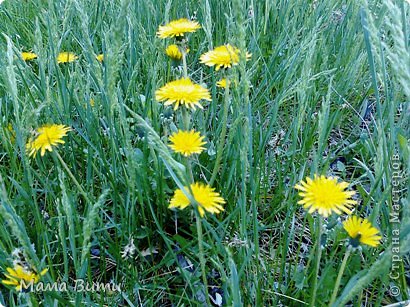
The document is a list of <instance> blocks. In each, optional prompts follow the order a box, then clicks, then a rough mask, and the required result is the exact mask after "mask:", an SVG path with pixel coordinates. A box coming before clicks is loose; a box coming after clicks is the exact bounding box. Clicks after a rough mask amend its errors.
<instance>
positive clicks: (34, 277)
mask: <svg viewBox="0 0 410 307" xmlns="http://www.w3.org/2000/svg"><path fill="white" fill-rule="evenodd" d="M6 270H7V273H8V274H4V276H5V277H6V279H3V280H2V281H1V282H2V284H4V285H7V286H14V287H15V289H16V290H17V291H23V290H27V289H28V288H29V287H30V286H31V284H36V283H38V282H39V281H40V278H41V276H44V275H45V274H46V273H47V271H48V269H45V270H43V271H41V272H40V274H37V273H35V272H33V271H30V270H27V269H25V268H24V267H22V266H21V265H18V264H17V265H15V266H14V267H13V268H7V269H6Z"/></svg>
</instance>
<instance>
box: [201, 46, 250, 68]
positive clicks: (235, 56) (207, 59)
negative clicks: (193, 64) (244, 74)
mask: <svg viewBox="0 0 410 307" xmlns="http://www.w3.org/2000/svg"><path fill="white" fill-rule="evenodd" d="M239 55H240V51H239V49H238V48H236V47H233V46H231V45H229V44H227V45H223V46H219V47H216V48H215V49H214V50H211V51H208V52H206V53H204V54H203V55H201V58H200V60H201V63H202V64H205V65H207V66H215V70H217V71H218V70H219V69H221V68H230V67H232V66H233V65H238V63H239ZM245 56H246V60H249V59H250V58H251V56H252V55H251V54H250V53H248V52H246V55H245Z"/></svg>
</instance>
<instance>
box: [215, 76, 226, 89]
mask: <svg viewBox="0 0 410 307" xmlns="http://www.w3.org/2000/svg"><path fill="white" fill-rule="evenodd" d="M216 86H217V87H220V88H226V79H225V78H223V79H221V80H219V81H218V82H216Z"/></svg>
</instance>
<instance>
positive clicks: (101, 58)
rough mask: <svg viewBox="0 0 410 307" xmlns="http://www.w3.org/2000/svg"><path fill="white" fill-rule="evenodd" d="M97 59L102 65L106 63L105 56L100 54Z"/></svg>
mask: <svg viewBox="0 0 410 307" xmlns="http://www.w3.org/2000/svg"><path fill="white" fill-rule="evenodd" d="M95 58H96V59H97V61H98V62H100V63H102V62H103V61H104V54H99V55H97V56H96V57H95Z"/></svg>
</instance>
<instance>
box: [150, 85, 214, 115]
mask: <svg viewBox="0 0 410 307" xmlns="http://www.w3.org/2000/svg"><path fill="white" fill-rule="evenodd" d="M155 99H156V100H157V101H164V102H165V103H164V104H165V105H166V106H168V105H171V104H174V110H177V109H178V107H179V105H180V104H181V105H184V106H185V107H187V108H192V109H194V110H195V108H196V107H198V108H200V109H203V107H202V105H201V104H200V103H199V101H200V100H202V99H203V100H208V101H211V94H210V93H209V91H208V90H207V89H206V88H204V87H202V86H200V85H199V84H195V83H193V82H192V81H191V80H190V79H189V78H182V79H179V80H176V81H171V82H168V83H167V84H165V85H164V86H163V87H161V88H160V89H158V90H157V91H156V92H155Z"/></svg>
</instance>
